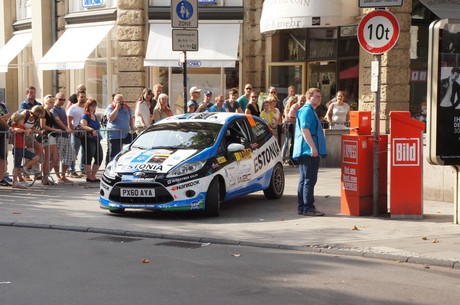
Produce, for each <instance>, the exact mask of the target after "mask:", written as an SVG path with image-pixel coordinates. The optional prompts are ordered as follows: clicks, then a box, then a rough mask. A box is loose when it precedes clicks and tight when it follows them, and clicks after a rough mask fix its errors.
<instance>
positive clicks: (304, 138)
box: [293, 88, 327, 216]
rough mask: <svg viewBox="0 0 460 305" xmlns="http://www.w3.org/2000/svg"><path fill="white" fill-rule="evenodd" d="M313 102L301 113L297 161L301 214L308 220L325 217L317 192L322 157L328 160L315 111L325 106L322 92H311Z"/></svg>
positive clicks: (295, 153)
mask: <svg viewBox="0 0 460 305" xmlns="http://www.w3.org/2000/svg"><path fill="white" fill-rule="evenodd" d="M305 95H306V96H307V99H309V100H308V101H307V102H306V103H305V105H304V106H303V107H302V108H300V110H299V111H298V112H297V121H296V126H295V136H294V151H293V158H294V160H296V161H298V162H299V171H300V177H299V185H298V188H297V202H298V210H297V211H298V213H299V214H300V215H304V216H323V215H324V213H323V212H320V211H318V210H317V209H316V207H315V195H314V189H315V184H316V181H317V180H318V170H319V161H320V157H326V155H327V151H326V140H325V138H324V133H323V128H322V126H321V122H320V120H319V118H318V116H317V115H316V112H315V108H316V107H317V106H318V105H319V104H320V103H321V91H320V90H319V89H318V88H310V89H308V91H307V93H305Z"/></svg>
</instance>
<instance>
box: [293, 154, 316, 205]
mask: <svg viewBox="0 0 460 305" xmlns="http://www.w3.org/2000/svg"><path fill="white" fill-rule="evenodd" d="M298 161H299V171H300V177H299V186H298V188H297V202H298V212H299V213H305V212H308V211H310V210H312V209H315V185H316V181H317V180H318V170H319V161H320V157H310V156H300V157H299V160H298Z"/></svg>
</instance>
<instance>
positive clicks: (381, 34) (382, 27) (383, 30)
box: [358, 1, 399, 217]
mask: <svg viewBox="0 0 460 305" xmlns="http://www.w3.org/2000/svg"><path fill="white" fill-rule="evenodd" d="M376 2H382V1H376ZM383 2H385V1H383ZM363 4H364V2H363ZM398 38H399V22H398V20H397V19H396V17H395V16H394V15H393V14H392V13H390V12H388V11H386V10H383V9H378V10H375V11H372V12H370V13H368V14H367V15H366V16H364V17H363V19H362V20H361V21H360V22H359V25H358V42H359V44H360V45H361V47H362V48H363V49H364V50H366V51H367V52H369V53H371V54H373V55H374V56H375V57H374V58H375V61H374V62H372V73H371V75H372V76H371V91H372V92H374V93H375V94H374V125H373V128H374V152H373V160H374V161H373V176H372V178H373V180H372V196H373V197H372V199H373V200H372V203H373V213H372V214H373V216H374V217H376V216H378V215H379V156H380V151H379V150H380V147H379V142H380V82H381V75H380V66H381V62H382V53H383V52H387V51H388V50H390V49H391V48H392V47H393V46H394V45H395V44H396V42H397V41H398Z"/></svg>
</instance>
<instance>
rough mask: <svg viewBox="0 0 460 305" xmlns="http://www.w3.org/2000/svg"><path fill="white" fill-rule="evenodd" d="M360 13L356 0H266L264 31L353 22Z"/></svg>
mask: <svg viewBox="0 0 460 305" xmlns="http://www.w3.org/2000/svg"><path fill="white" fill-rule="evenodd" d="M359 15H360V13H359V7H358V2H357V1H356V0H321V1H319V0H316V1H284V0H265V1H264V5H263V7H262V15H261V17H260V32H261V33H265V32H270V31H276V30H287V29H300V28H312V27H336V26H344V25H350V24H354V23H355V21H356V17H358V16H359Z"/></svg>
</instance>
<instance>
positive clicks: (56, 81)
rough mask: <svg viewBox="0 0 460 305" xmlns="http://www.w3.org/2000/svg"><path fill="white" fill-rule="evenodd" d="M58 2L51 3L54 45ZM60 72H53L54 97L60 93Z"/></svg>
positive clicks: (54, 41)
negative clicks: (58, 74) (58, 75)
mask: <svg viewBox="0 0 460 305" xmlns="http://www.w3.org/2000/svg"><path fill="white" fill-rule="evenodd" d="M56 14H57V1H52V3H51V37H52V38H53V45H54V43H56V41H57V20H58V19H57V16H56ZM57 73H58V71H53V74H52V76H51V82H52V87H53V92H52V93H51V94H52V95H53V96H54V95H55V94H56V93H57V92H58V90H59V85H58V77H57Z"/></svg>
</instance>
